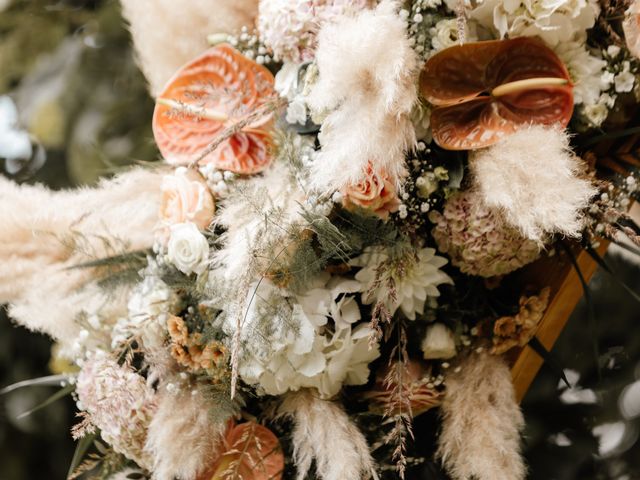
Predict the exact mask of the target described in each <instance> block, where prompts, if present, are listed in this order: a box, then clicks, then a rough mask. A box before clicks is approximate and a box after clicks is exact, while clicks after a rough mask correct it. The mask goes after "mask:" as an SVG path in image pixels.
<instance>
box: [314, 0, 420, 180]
mask: <svg viewBox="0 0 640 480" xmlns="http://www.w3.org/2000/svg"><path fill="white" fill-rule="evenodd" d="M398 8H399V7H398V4H397V3H396V2H394V1H389V0H385V1H383V2H381V3H380V5H378V7H377V8H376V9H375V10H363V11H362V12H360V13H359V14H358V15H357V16H355V17H350V16H345V17H342V18H341V19H340V20H338V21H336V22H335V23H328V24H326V25H325V26H323V27H322V29H321V30H320V33H319V36H318V49H317V53H316V61H317V65H318V71H319V78H318V81H317V82H316V84H315V85H314V86H313V88H312V90H311V92H310V94H309V97H308V98H307V101H308V104H309V106H310V107H311V109H312V111H313V112H314V115H316V116H318V117H323V116H324V115H326V118H325V119H324V121H323V123H322V130H321V133H320V142H321V145H322V149H321V150H320V152H319V155H318V156H317V159H316V161H315V164H314V167H313V172H312V181H313V182H314V184H315V185H316V187H317V188H318V189H320V190H322V191H331V190H338V189H341V188H343V187H345V186H347V185H352V184H355V183H357V182H358V181H359V180H360V179H361V178H362V177H363V176H364V173H365V170H366V167H367V164H368V162H371V164H372V166H373V169H374V170H375V171H378V172H380V171H384V172H386V173H387V175H389V177H390V178H392V179H394V180H395V181H396V182H399V180H400V178H401V177H402V176H403V175H404V172H405V163H404V155H405V152H406V151H407V149H410V148H412V147H413V145H414V144H415V131H414V128H413V126H412V123H411V120H410V114H411V111H412V108H413V106H414V104H415V103H416V101H417V93H416V85H415V76H416V71H417V65H418V60H417V57H416V54H415V52H414V51H413V49H412V48H411V46H410V44H409V39H408V37H407V31H406V28H407V27H406V23H405V21H404V20H402V18H401V17H400V16H399V15H398V14H397V9H398ZM354 119H357V121H354Z"/></svg>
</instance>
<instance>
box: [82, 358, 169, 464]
mask: <svg viewBox="0 0 640 480" xmlns="http://www.w3.org/2000/svg"><path fill="white" fill-rule="evenodd" d="M76 392H77V394H78V408H80V409H81V410H84V411H86V412H87V413H88V414H89V415H90V416H91V423H93V424H94V425H95V426H96V427H98V428H99V429H100V434H101V436H102V438H103V439H104V441H105V442H107V443H108V444H109V445H111V446H112V447H113V449H114V450H115V451H116V452H118V453H121V454H123V455H125V456H126V457H127V458H130V459H131V460H133V461H135V462H136V463H137V464H138V465H140V466H141V467H143V468H146V469H149V468H151V466H152V465H153V459H152V457H151V456H150V454H149V453H148V452H146V451H144V444H145V442H146V438H147V428H148V426H149V423H150V422H151V418H152V417H153V414H154V413H155V411H156V408H157V405H156V401H155V395H154V391H153V389H152V388H151V387H149V386H147V384H146V382H145V379H144V378H143V377H142V376H140V375H138V374H137V373H135V372H134V371H133V370H132V369H131V368H130V367H128V366H126V365H118V363H117V362H116V361H115V360H114V359H113V358H111V357H108V356H107V355H105V354H97V355H95V356H94V357H93V358H91V359H89V360H87V362H86V363H85V364H84V365H83V366H82V370H80V374H79V375H78V379H77V383H76Z"/></svg>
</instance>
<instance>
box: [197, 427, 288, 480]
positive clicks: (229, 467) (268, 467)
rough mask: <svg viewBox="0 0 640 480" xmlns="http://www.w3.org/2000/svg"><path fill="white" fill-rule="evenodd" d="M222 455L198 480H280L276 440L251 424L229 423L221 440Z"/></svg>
mask: <svg viewBox="0 0 640 480" xmlns="http://www.w3.org/2000/svg"><path fill="white" fill-rule="evenodd" d="M221 448H222V454H221V455H220V456H219V457H218V459H217V460H216V461H215V462H214V464H213V465H212V466H211V468H210V469H208V470H207V471H205V472H204V473H203V474H202V475H200V476H199V477H198V480H231V479H237V478H246V479H248V480H281V479H282V474H283V471H284V454H283V453H282V448H281V447H280V442H279V441H278V437H276V436H275V435H274V433H273V432H272V431H271V430H269V429H268V428H267V427H263V426H262V425H260V424H258V423H255V422H246V423H241V424H239V425H235V424H234V423H233V422H230V424H229V427H228V429H227V432H226V434H225V436H224V439H223V440H222V446H221Z"/></svg>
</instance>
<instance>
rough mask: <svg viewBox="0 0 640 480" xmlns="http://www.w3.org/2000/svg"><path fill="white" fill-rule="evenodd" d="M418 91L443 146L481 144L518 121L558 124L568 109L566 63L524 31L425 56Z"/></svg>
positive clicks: (570, 98) (456, 147) (465, 147)
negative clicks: (521, 34) (427, 104)
mask: <svg viewBox="0 0 640 480" xmlns="http://www.w3.org/2000/svg"><path fill="white" fill-rule="evenodd" d="M420 92H421V94H422V96H423V97H424V98H425V99H426V100H427V101H429V102H430V103H431V104H433V105H434V107H435V108H434V109H433V111H432V113H431V128H432V130H433V139H434V140H435V142H436V143H437V144H438V145H440V146H441V147H442V148H445V149H448V150H472V149H476V148H482V147H487V146H489V145H492V144H494V143H496V142H498V141H499V140H500V139H501V138H504V137H505V136H506V135H509V134H510V133H513V132H514V131H515V130H517V129H518V128H519V127H520V126H522V125H529V124H544V125H554V124H558V125H561V126H563V127H564V126H566V125H567V123H569V119H570V118H571V114H572V112H573V85H572V84H571V80H570V78H569V72H568V71H567V68H566V67H565V66H564V64H563V63H562V61H561V60H560V59H559V58H558V57H557V55H556V54H555V53H554V52H553V51H552V50H551V49H549V48H548V47H546V46H545V45H544V44H543V43H542V41H540V40H538V39H536V38H529V37H519V38H514V39H511V40H495V41H488V42H474V43H467V44H464V45H456V46H454V47H450V48H447V49H446V50H442V51H441V52H439V53H437V54H435V55H434V56H433V57H431V58H430V59H429V60H428V61H427V63H426V65H425V67H424V70H423V71H422V74H421V76H420Z"/></svg>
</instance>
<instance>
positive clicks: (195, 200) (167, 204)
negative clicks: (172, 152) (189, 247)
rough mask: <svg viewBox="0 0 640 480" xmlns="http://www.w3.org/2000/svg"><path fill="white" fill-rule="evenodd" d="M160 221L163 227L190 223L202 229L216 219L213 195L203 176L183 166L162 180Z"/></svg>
mask: <svg viewBox="0 0 640 480" xmlns="http://www.w3.org/2000/svg"><path fill="white" fill-rule="evenodd" d="M161 190H162V204H161V205H160V222H161V224H162V226H163V227H170V226H171V225H176V224H178V223H186V222H191V223H194V224H195V225H196V226H197V227H198V228H199V229H201V230H203V229H205V228H207V227H208V226H209V224H210V223H211V220H212V219H213V212H214V210H215V206H214V203H213V196H212V195H211V192H210V191H209V188H208V187H207V184H206V183H205V182H204V180H203V179H202V177H201V176H200V175H199V174H198V173H197V172H195V171H194V170H190V169H187V168H184V167H180V168H178V169H176V171H175V172H174V173H173V175H166V176H165V177H164V179H163V180H162V186H161Z"/></svg>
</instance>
